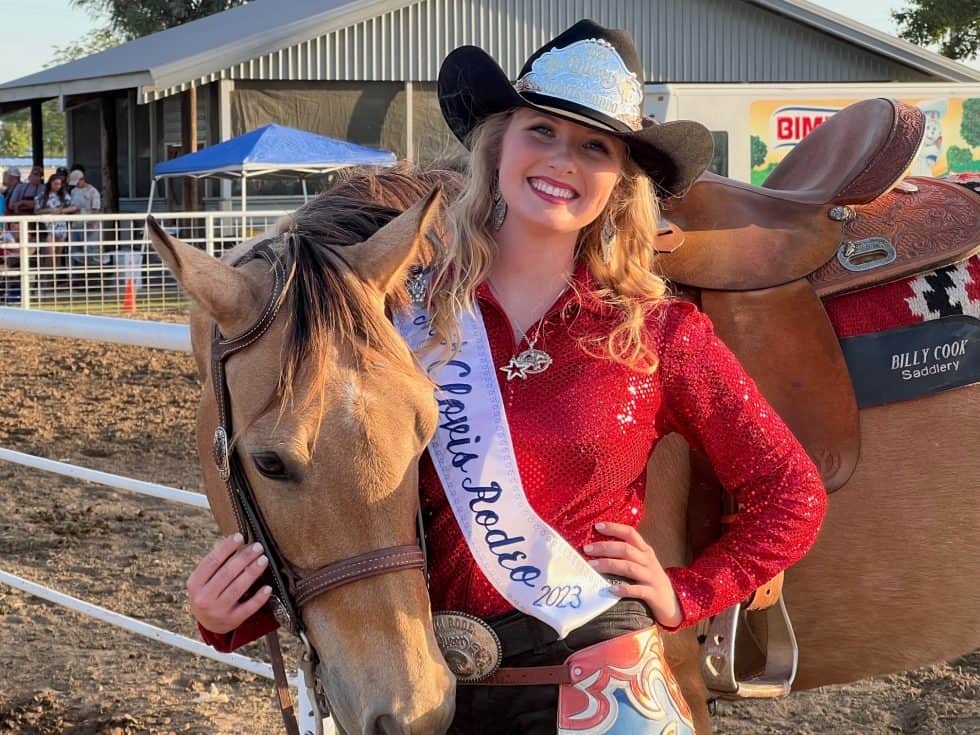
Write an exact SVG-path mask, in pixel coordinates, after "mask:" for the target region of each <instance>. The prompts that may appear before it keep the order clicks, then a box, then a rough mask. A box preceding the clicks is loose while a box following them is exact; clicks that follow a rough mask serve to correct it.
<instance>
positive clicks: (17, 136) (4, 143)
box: [0, 110, 31, 158]
mask: <svg viewBox="0 0 980 735" xmlns="http://www.w3.org/2000/svg"><path fill="white" fill-rule="evenodd" d="M25 112H26V113H27V121H26V122H25V121H24V120H22V119H21V118H23V117H24V115H23V114H21V113H25ZM30 150H31V119H30V111H29V110H20V111H19V112H14V113H12V114H10V115H6V116H4V117H3V119H2V120H0V156H3V157H5V158H23V157H24V156H26V155H27V154H28V153H29V152H30Z"/></svg>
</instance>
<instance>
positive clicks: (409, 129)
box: [405, 82, 415, 161]
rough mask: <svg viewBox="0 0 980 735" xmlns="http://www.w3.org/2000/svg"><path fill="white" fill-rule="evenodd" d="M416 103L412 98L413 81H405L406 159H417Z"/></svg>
mask: <svg viewBox="0 0 980 735" xmlns="http://www.w3.org/2000/svg"><path fill="white" fill-rule="evenodd" d="M414 120H415V104H414V100H413V99H412V83H411V82H405V160H407V161H414V160H415V130H414V126H413V124H412V123H413V122H414Z"/></svg>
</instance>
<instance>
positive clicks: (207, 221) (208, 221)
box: [204, 212, 214, 258]
mask: <svg viewBox="0 0 980 735" xmlns="http://www.w3.org/2000/svg"><path fill="white" fill-rule="evenodd" d="M204 251H205V252H206V253H207V254H208V255H210V256H211V257H212V258H213V257H214V215H213V214H212V213H211V212H205V213H204Z"/></svg>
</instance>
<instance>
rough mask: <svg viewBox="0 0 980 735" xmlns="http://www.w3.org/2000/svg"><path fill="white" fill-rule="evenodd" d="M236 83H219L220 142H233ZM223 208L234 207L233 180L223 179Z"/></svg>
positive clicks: (224, 80)
mask: <svg viewBox="0 0 980 735" xmlns="http://www.w3.org/2000/svg"><path fill="white" fill-rule="evenodd" d="M234 88H235V83H234V82H233V81H232V80H231V79H221V80H219V81H218V142H219V143H224V142H225V141H226V140H231V138H232V135H231V91H232V90H233V89H234ZM221 202H222V204H221V206H222V208H224V207H225V206H227V207H228V208H231V207H233V206H234V205H233V204H231V179H226V178H224V177H222V178H221Z"/></svg>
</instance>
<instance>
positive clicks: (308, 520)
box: [149, 174, 455, 735]
mask: <svg viewBox="0 0 980 735" xmlns="http://www.w3.org/2000/svg"><path fill="white" fill-rule="evenodd" d="M376 176H378V177H380V178H383V177H384V176H385V174H379V175H376ZM392 176H393V177H394V181H393V184H392V188H393V190H396V191H397V190H398V186H397V185H398V184H399V183H401V184H405V183H410V184H411V187H410V190H408V191H403V192H402V194H403V196H402V197H401V198H400V199H399V198H398V197H396V198H395V200H394V201H387V202H385V203H384V204H382V205H379V204H377V203H376V202H372V201H371V199H372V196H371V195H372V193H374V194H376V193H377V191H378V190H377V189H372V190H371V191H367V190H364V191H361V192H360V193H358V192H354V194H355V195H357V196H337V195H335V196H326V197H321V198H319V199H317V200H316V201H314V202H311V203H310V204H309V205H307V206H305V207H303V208H302V209H300V210H298V211H297V212H296V213H295V214H293V215H291V216H290V217H287V218H286V219H284V221H283V222H281V223H280V225H279V228H278V232H277V233H274V234H273V233H270V234H272V236H271V237H270V236H269V235H263V236H261V237H260V238H257V239H253V240H251V241H249V242H246V243H242V244H241V245H239V246H238V247H236V248H235V249H234V250H233V251H231V252H230V253H229V254H228V255H227V256H225V258H224V259H223V260H220V261H219V260H217V259H215V258H212V257H210V256H208V255H207V254H205V253H203V252H202V251H200V250H198V249H196V248H194V247H192V246H190V245H187V244H185V243H182V242H180V241H178V240H176V239H175V238H173V237H171V236H169V235H168V234H167V233H166V232H164V231H163V230H162V228H160V227H159V225H157V224H156V222H155V221H153V220H150V222H149V230H150V233H151V237H152V241H153V245H154V247H155V248H156V250H157V252H159V254H160V256H161V257H162V258H163V260H164V262H165V263H166V265H167V266H168V267H169V269H170V270H171V271H172V272H173V274H174V276H175V277H176V278H177V280H178V281H179V282H180V284H181V286H182V287H183V289H184V290H185V291H186V292H187V294H188V295H189V296H190V298H191V300H192V301H193V305H194V306H193V309H192V314H191V338H192V344H193V351H194V357H195V360H196V363H197V368H198V372H199V376H200V378H201V381H202V385H203V386H204V389H203V392H202V399H201V403H200V407H199V411H198V425H197V439H198V449H199V452H200V458H201V466H202V468H203V474H204V483H205V487H206V491H207V495H208V501H209V503H210V506H211V510H212V512H213V514H214V517H215V519H216V520H217V522H218V525H219V526H220V528H221V531H222V532H223V533H225V534H230V533H233V532H235V531H236V530H238V522H237V520H236V514H235V511H234V509H233V507H232V503H231V501H230V498H229V492H228V488H227V486H226V483H225V481H224V480H223V478H222V476H221V474H220V473H219V469H218V467H217V465H216V462H215V459H214V454H213V452H214V450H213V436H214V432H215V427H216V426H218V425H219V405H218V399H216V393H215V390H214V388H213V378H214V377H215V376H214V375H213V374H212V373H213V371H215V370H216V368H215V365H214V363H213V362H212V354H211V353H212V348H213V345H212V339H213V334H214V330H215V328H217V329H218V331H219V332H220V335H222V336H223V337H225V338H226V339H231V338H234V337H235V336H237V335H241V334H243V333H244V332H247V331H248V330H249V329H250V328H252V327H253V326H254V325H255V324H256V323H257V322H259V321H260V320H261V319H262V317H263V313H264V312H265V310H266V309H267V308H268V306H269V303H268V302H269V296H270V294H271V293H273V292H274V291H275V290H276V289H275V282H274V279H275V278H276V277H277V276H276V268H277V267H278V268H280V270H279V277H280V278H281V279H282V280H283V281H284V288H283V291H282V297H281V308H280V309H279V311H278V313H277V314H276V316H275V317H274V319H273V320H272V322H271V325H270V326H269V328H268V329H267V330H266V331H265V332H264V333H262V334H261V336H259V337H258V338H257V339H256V340H255V341H254V343H248V344H246V345H245V346H244V347H243V348H242V349H241V350H240V351H237V352H235V353H234V354H232V355H231V356H230V357H228V359H227V361H226V363H225V366H224V370H223V372H224V379H225V381H226V385H227V395H228V405H229V407H230V413H231V415H232V417H233V419H232V425H233V430H234V433H233V436H232V437H231V451H233V452H237V458H238V460H237V461H238V462H239V464H240V467H241V470H242V472H243V473H244V475H245V478H246V479H247V481H248V483H249V484H250V485H251V488H252V490H253V494H254V497H255V501H256V504H257V506H258V511H259V513H260V514H261V516H263V517H264V521H265V525H266V527H267V529H268V532H269V535H270V536H271V537H272V539H273V540H274V542H275V544H276V545H277V546H278V548H279V551H280V553H281V555H282V557H283V560H284V561H285V562H286V564H287V565H288V566H289V567H291V570H292V571H295V573H296V575H297V576H301V577H302V576H306V575H309V574H310V573H312V572H314V571H315V570H318V569H320V568H322V567H324V566H326V565H329V564H331V563H335V562H338V561H339V560H344V559H349V558H351V557H354V556H358V555H361V554H367V553H369V552H372V551H375V550H378V549H382V548H386V547H392V546H395V545H411V544H415V543H416V522H415V521H416V513H417V509H418V482H417V465H418V459H419V456H420V455H421V453H422V451H423V450H424V449H425V447H426V445H427V444H428V442H429V439H430V438H431V436H432V434H433V432H434V430H435V426H436V419H437V413H436V406H435V401H434V399H433V393H432V386H431V383H429V381H428V380H427V379H426V378H425V377H424V375H423V374H422V373H421V372H420V371H418V369H417V367H416V364H415V361H414V358H413V356H412V354H411V353H410V351H409V349H408V347H407V346H406V345H405V343H404V342H403V341H402V339H401V338H400V337H399V335H398V334H397V332H396V331H395V330H394V328H393V326H392V325H391V324H390V322H389V321H388V319H387V318H386V314H385V308H386V299H387V298H389V297H390V296H391V295H392V294H393V293H395V292H397V291H399V289H401V288H402V284H403V280H404V275H405V272H406V270H407V268H408V266H409V265H410V264H412V263H414V262H416V261H417V259H418V257H419V254H420V250H421V249H424V248H425V247H426V246H427V242H426V233H427V231H428V230H429V229H430V227H431V225H432V224H433V220H434V218H435V216H436V212H437V210H438V209H439V206H438V202H439V200H440V198H441V195H440V194H439V191H438V187H436V189H434V190H433V191H432V193H430V194H429V195H428V196H424V193H425V191H426V190H428V189H429V188H431V186H426V183H427V182H426V180H425V179H420V178H418V177H401V176H400V175H398V174H392ZM389 183H392V182H389ZM428 183H429V184H431V181H430V182H428ZM372 185H373V184H372ZM369 188H370V187H369ZM382 190H383V187H382ZM348 194H350V192H348ZM362 194H363V195H364V196H361V197H360V199H359V198H358V197H359V196H360V195H362ZM390 199H391V197H390V196H389V200H390ZM415 200H418V201H417V203H416V204H414V206H411V207H410V208H407V209H406V207H407V205H408V204H409V203H411V202H412V201H415ZM402 210H405V211H404V212H403V213H402V214H398V212H400V211H402ZM396 215H397V216H396ZM262 243H264V245H265V247H266V249H267V251H268V250H270V249H271V252H272V254H273V256H274V257H272V258H271V259H270V258H269V257H254V253H255V252H256V245H257V244H262ZM270 260H271V263H272V264H271V265H270ZM300 614H301V617H302V620H303V623H304V627H305V629H306V633H307V635H308V637H309V639H310V642H311V643H312V645H313V646H314V648H316V650H317V651H318V652H319V654H320V657H321V659H322V663H321V666H320V678H321V681H322V684H323V686H324V688H325V690H326V694H327V698H328V700H329V702H330V705H331V709H332V710H333V714H334V717H335V721H336V723H337V725H338V727H340V728H342V729H343V731H344V732H346V733H363V734H364V735H368V734H369V733H370V734H372V735H374V734H375V733H409V732H411V733H441V732H444V731H445V729H446V727H448V724H449V721H450V719H451V717H452V713H453V702H454V686H455V684H454V679H453V677H452V675H451V674H450V672H449V670H448V669H447V668H446V665H445V662H444V661H443V658H442V656H441V654H440V652H439V649H438V647H437V645H436V641H435V637H434V634H433V630H432V620H431V613H430V608H429V598H428V592H427V589H426V583H425V579H424V575H423V573H422V572H421V571H419V570H418V569H407V570H400V571H396V572H392V573H385V574H381V575H379V576H372V577H370V578H366V579H355V580H354V581H352V582H350V583H348V584H345V585H344V586H341V587H337V588H334V589H330V590H329V591H327V592H325V593H323V594H321V595H319V596H317V597H315V598H313V599H311V600H310V601H308V602H306V603H305V604H303V605H302V608H301V611H300Z"/></svg>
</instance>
